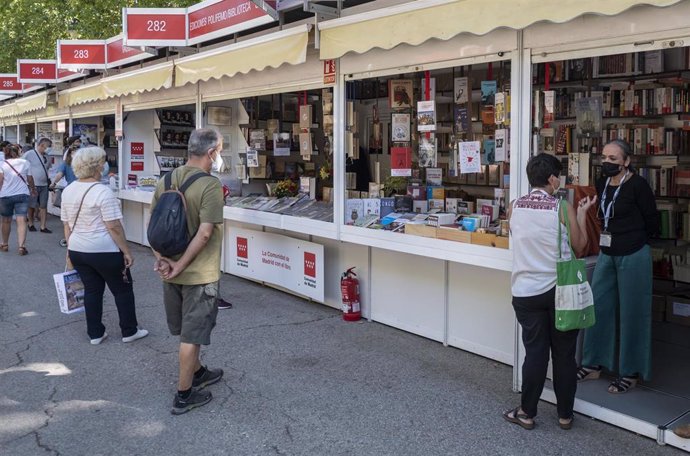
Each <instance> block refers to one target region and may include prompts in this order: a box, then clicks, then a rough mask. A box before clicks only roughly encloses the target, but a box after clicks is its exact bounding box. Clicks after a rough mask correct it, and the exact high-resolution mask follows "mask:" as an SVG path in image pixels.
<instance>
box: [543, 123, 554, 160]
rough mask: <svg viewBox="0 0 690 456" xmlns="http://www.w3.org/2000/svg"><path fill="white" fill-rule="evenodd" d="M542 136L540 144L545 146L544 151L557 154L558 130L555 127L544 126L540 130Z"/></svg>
mask: <svg viewBox="0 0 690 456" xmlns="http://www.w3.org/2000/svg"><path fill="white" fill-rule="evenodd" d="M539 134H540V135H541V137H542V141H540V145H541V146H542V147H543V149H542V152H544V153H547V154H550V155H555V154H556V130H555V129H554V128H542V129H541V130H539Z"/></svg>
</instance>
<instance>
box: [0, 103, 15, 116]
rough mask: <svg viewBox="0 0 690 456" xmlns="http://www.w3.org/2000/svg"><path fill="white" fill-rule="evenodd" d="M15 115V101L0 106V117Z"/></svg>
mask: <svg viewBox="0 0 690 456" xmlns="http://www.w3.org/2000/svg"><path fill="white" fill-rule="evenodd" d="M16 116H17V102H16V101H15V102H14V103H8V104H6V105H3V106H0V119H7V118H10V117H16Z"/></svg>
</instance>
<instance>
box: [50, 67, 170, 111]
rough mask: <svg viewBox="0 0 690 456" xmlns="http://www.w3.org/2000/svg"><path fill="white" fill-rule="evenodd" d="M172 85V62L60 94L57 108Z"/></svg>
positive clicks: (102, 80)
mask: <svg viewBox="0 0 690 456" xmlns="http://www.w3.org/2000/svg"><path fill="white" fill-rule="evenodd" d="M172 83H173V62H165V63H163V64H161V65H154V66H150V67H147V68H144V69H141V70H137V71H132V72H129V73H124V74H119V75H117V76H110V77H107V78H103V79H101V80H100V81H98V82H94V83H92V84H87V85H84V86H81V87H75V88H72V89H67V90H64V91H62V92H60V95H59V96H58V106H59V107H61V108H62V107H65V106H74V105H78V104H81V103H88V102H90V101H99V100H106V99H108V98H113V97H120V96H125V95H130V94H133V93H140V92H149V91H151V90H158V89H163V88H165V89H168V88H170V87H172Z"/></svg>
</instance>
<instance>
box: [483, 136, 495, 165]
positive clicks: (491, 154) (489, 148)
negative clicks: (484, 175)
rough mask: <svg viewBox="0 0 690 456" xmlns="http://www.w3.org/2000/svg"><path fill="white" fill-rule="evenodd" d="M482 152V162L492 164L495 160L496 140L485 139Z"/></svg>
mask: <svg viewBox="0 0 690 456" xmlns="http://www.w3.org/2000/svg"><path fill="white" fill-rule="evenodd" d="M483 146H484V154H483V156H482V158H483V159H482V164H484V165H487V164H493V163H495V162H496V141H494V140H493V139H485V140H484V143H483Z"/></svg>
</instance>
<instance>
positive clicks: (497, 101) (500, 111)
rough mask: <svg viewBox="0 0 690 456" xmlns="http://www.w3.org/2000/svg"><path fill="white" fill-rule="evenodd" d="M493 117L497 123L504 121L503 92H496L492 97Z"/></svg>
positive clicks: (504, 98)
mask: <svg viewBox="0 0 690 456" xmlns="http://www.w3.org/2000/svg"><path fill="white" fill-rule="evenodd" d="M494 119H495V122H496V124H497V125H501V124H503V123H505V121H506V95H505V94H504V93H503V92H496V95H495V97H494Z"/></svg>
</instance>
